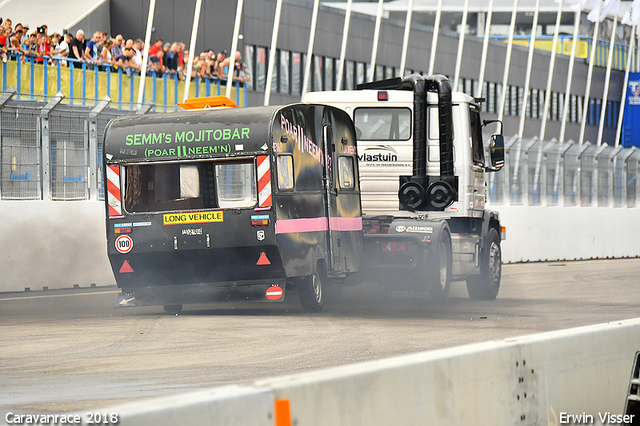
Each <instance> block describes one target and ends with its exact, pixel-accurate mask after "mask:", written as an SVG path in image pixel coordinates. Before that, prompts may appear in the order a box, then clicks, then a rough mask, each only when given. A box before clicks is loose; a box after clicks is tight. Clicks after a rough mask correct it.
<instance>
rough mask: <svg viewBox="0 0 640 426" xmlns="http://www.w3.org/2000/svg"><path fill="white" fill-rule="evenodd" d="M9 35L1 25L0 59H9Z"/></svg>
mask: <svg viewBox="0 0 640 426" xmlns="http://www.w3.org/2000/svg"><path fill="white" fill-rule="evenodd" d="M6 44H7V36H6V35H5V31H4V27H0V59H2V60H3V61H5V62H6V61H7V46H6Z"/></svg>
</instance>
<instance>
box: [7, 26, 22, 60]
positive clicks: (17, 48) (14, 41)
mask: <svg viewBox="0 0 640 426" xmlns="http://www.w3.org/2000/svg"><path fill="white" fill-rule="evenodd" d="M22 31H23V30H18V31H16V32H15V33H14V34H13V35H11V36H10V37H9V50H10V51H11V53H12V55H11V56H12V57H14V58H17V57H18V55H20V54H21V53H25V52H23V51H22V44H21V43H20V39H21V38H22Z"/></svg>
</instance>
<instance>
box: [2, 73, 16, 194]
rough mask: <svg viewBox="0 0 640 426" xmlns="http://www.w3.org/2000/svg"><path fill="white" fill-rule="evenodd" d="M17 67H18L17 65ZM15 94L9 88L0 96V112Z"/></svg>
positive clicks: (14, 91)
mask: <svg viewBox="0 0 640 426" xmlns="http://www.w3.org/2000/svg"><path fill="white" fill-rule="evenodd" d="M3 63H4V62H3ZM18 66H20V65H19V64H18ZM16 93H17V91H16V89H14V88H13V87H9V89H7V91H6V92H4V93H2V94H1V95H0V111H2V108H3V107H4V104H6V103H7V102H9V101H10V100H11V98H13V97H14V96H15V94H16ZM1 128H2V114H0V129H1ZM1 147H2V138H0V148H1ZM0 199H2V185H0Z"/></svg>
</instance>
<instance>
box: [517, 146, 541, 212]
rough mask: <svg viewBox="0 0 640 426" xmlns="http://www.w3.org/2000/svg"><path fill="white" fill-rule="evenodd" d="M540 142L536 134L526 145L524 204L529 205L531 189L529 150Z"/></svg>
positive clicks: (523, 184) (523, 185)
mask: <svg viewBox="0 0 640 426" xmlns="http://www.w3.org/2000/svg"><path fill="white" fill-rule="evenodd" d="M536 143H538V137H537V136H534V137H533V139H531V140H530V141H529V143H528V144H527V146H525V147H524V176H522V179H521V181H522V188H523V189H522V196H523V198H524V199H523V200H522V205H524V206H528V205H529V193H530V191H531V189H530V188H529V150H530V149H531V148H532V147H533V146H534V145H535V144H536Z"/></svg>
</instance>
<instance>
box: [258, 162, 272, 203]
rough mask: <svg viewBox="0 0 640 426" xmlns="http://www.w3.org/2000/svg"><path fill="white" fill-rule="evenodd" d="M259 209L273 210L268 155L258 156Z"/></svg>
mask: <svg viewBox="0 0 640 426" xmlns="http://www.w3.org/2000/svg"><path fill="white" fill-rule="evenodd" d="M258 208H261V209H269V208H271V166H270V164H269V156H268V155H258Z"/></svg>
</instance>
